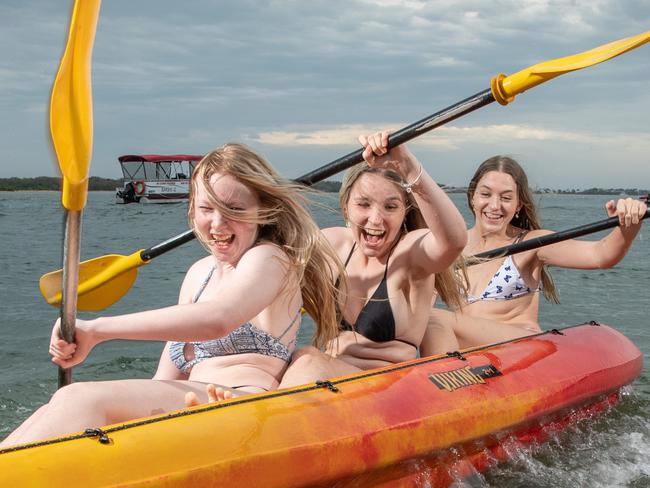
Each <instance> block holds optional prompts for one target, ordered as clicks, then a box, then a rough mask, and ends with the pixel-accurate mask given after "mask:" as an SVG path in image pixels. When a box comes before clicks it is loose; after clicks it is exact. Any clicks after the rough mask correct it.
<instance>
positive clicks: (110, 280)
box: [40, 31, 650, 310]
mask: <svg viewBox="0 0 650 488" xmlns="http://www.w3.org/2000/svg"><path fill="white" fill-rule="evenodd" d="M649 40H650V31H648V32H645V33H643V34H639V35H637V36H634V37H629V38H626V39H622V40H620V41H616V42H612V43H610V44H606V45H604V46H600V47H598V48H595V49H592V50H591V51H587V52H584V53H581V54H576V55H573V56H568V57H566V58H561V59H556V60H551V61H546V62H543V63H540V64H536V65H535V66H532V67H530V68H526V69H524V70H522V71H519V72H518V73H515V74H514V75H511V76H505V75H503V74H500V75H497V76H495V77H494V78H493V79H492V81H491V83H490V85H491V88H490V89H488V90H484V91H482V92H480V93H477V94H475V95H473V96H471V97H469V98H466V99H465V100H462V101H460V102H458V103H456V104H454V105H451V106H449V107H447V108H446V109H444V110H441V111H439V112H436V113H435V114H433V115H430V116H429V117H426V118H424V119H421V120H419V121H418V122H415V123H414V124H411V125H409V126H408V127H405V128H403V129H401V130H399V131H397V132H395V133H394V134H391V136H390V140H389V147H395V146H397V145H399V144H403V143H404V142H407V141H409V140H411V139H413V138H415V137H417V136H419V135H421V134H424V133H425V132H428V131H430V130H433V129H435V128H436V127H439V126H441V125H443V124H445V123H447V122H450V121H452V120H455V119H457V118H459V117H461V116H463V115H465V114H467V113H470V112H472V111H474V110H477V109H478V108H481V107H483V106H485V105H488V104H490V103H492V102H494V101H495V100H496V101H497V102H499V103H500V104H502V105H506V104H508V103H509V102H512V101H513V100H514V98H515V96H516V95H518V94H520V93H523V92H524V91H526V90H527V89H529V88H532V87H535V86H537V85H539V84H541V83H543V82H545V81H548V80H550V79H552V78H555V77H557V76H560V75H561V74H564V73H568V72H570V71H575V70H578V69H582V68H586V67H589V66H592V65H594V64H598V63H602V62H603V61H606V60H608V59H611V58H613V57H615V56H618V55H620V54H623V53H624V52H627V51H630V50H632V49H634V48H636V47H638V46H640V45H642V44H645V43H646V42H648V41H649ZM362 152H363V151H362V149H358V150H357V151H354V152H352V153H350V154H348V155H347V156H343V157H342V158H339V159H337V160H335V161H333V162H331V163H329V164H327V165H325V166H323V167H321V168H319V169H317V170H315V171H313V172H311V173H307V174H306V175H304V176H301V177H300V178H298V179H297V180H296V181H297V182H299V183H302V184H305V185H311V184H313V183H316V182H318V181H321V180H324V179H326V178H328V177H330V176H332V175H334V174H336V173H338V172H340V171H343V170H345V169H347V168H349V167H351V166H353V165H355V164H357V163H359V162H361V161H362V160H363V158H362ZM193 238H194V234H193V232H192V231H191V230H188V231H185V232H183V233H182V234H179V235H177V236H175V237H172V238H170V239H168V240H167V241H165V242H164V243H163V244H164V245H165V247H164V250H162V251H161V252H160V253H158V254H156V256H158V255H160V254H162V253H163V252H166V251H169V250H171V249H174V248H176V247H178V246H180V245H182V244H184V243H186V242H188V241H190V240H192V239H193ZM163 244H161V245H160V246H162V245H163ZM156 247H158V246H156ZM151 249H154V248H151ZM147 251H149V250H142V251H137V252H136V253H134V254H132V255H130V256H120V255H108V256H104V257H99V258H95V259H92V260H89V261H84V262H83V263H81V268H82V270H81V272H80V277H81V276H82V275H83V276H84V277H86V279H85V280H84V279H81V278H80V280H81V283H80V286H79V307H80V310H101V309H102V308H105V307H106V306H109V305H111V304H112V303H115V301H117V300H119V298H121V297H122V296H123V295H124V294H125V293H126V292H127V291H128V290H129V288H130V287H131V285H132V284H133V282H134V281H135V278H136V276H137V271H135V268H136V267H138V266H141V265H142V264H146V263H147V262H148V261H149V260H150V259H151V258H152V257H154V256H150V257H147V256H146V254H147ZM143 253H144V254H143ZM57 273H60V271H54V272H51V273H48V274H46V275H43V277H41V281H40V288H41V293H42V294H43V296H44V297H45V299H46V300H47V302H48V303H50V304H51V305H55V306H56V305H57V304H58V303H59V301H60V299H61V298H60V296H61V295H60V290H59V289H57V285H56V283H58V279H55V277H56V275H57ZM124 274H126V276H124V277H120V276H122V275H124ZM111 286H112V287H114V288H113V289H110V288H111ZM95 290H97V291H95ZM100 290H101V291H100ZM104 296H105V298H104ZM82 306H83V307H84V308H81V307H82Z"/></svg>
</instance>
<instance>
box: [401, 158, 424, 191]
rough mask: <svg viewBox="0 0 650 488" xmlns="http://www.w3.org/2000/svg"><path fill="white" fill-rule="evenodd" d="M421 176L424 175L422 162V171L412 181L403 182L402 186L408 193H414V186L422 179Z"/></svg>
mask: <svg viewBox="0 0 650 488" xmlns="http://www.w3.org/2000/svg"><path fill="white" fill-rule="evenodd" d="M420 176H422V163H420V172H419V173H418V175H417V176H416V177H415V179H414V180H413V181H412V182H411V183H402V188H404V190H405V191H406V193H413V187H414V186H415V185H417V184H418V181H420Z"/></svg>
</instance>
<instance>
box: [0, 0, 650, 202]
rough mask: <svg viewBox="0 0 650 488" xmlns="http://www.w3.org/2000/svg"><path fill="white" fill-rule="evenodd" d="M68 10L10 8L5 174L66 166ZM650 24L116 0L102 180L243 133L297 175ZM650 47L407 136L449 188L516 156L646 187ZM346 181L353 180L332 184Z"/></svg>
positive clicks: (537, 167) (604, 8) (638, 19)
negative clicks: (61, 93)
mask: <svg viewBox="0 0 650 488" xmlns="http://www.w3.org/2000/svg"><path fill="white" fill-rule="evenodd" d="M71 6H72V2H71V1H68V0H2V2H1V3H0V53H1V55H0V146H1V147H2V151H3V153H4V154H3V158H2V159H3V163H2V164H1V165H0V178H6V177H12V176H17V177H35V176H55V175H57V174H58V165H57V162H56V158H55V157H54V155H53V152H52V149H51V142H50V137H49V128H48V106H49V96H50V90H51V85H52V82H53V80H54V76H55V74H56V70H57V68H58V64H59V61H60V57H61V54H62V52H63V49H64V47H65V41H66V38H67V31H68V24H69V17H70V13H71ZM649 29H650V0H629V1H625V2H621V1H619V0H584V1H583V0H573V1H568V0H567V1H564V0H512V1H508V0H501V1H498V0H495V1H479V0H476V1H474V0H466V1H460V0H458V1H453V0H436V1H420V0H372V1H371V0H322V1H321V0H314V1H309V0H286V1H283V0H276V1H252V0H233V1H208V0H190V1H186V2H179V1H177V0H174V1H171V0H104V2H103V5H102V7H101V11H100V16H99V22H98V27H97V34H96V38H95V47H94V51H93V61H92V62H93V64H92V90H93V124H94V137H93V158H92V162H91V167H90V175H91V176H102V177H107V178H119V177H121V171H120V168H119V165H118V163H117V157H118V156H120V155H122V154H139V153H140V154H151V153H159V154H165V153H171V154H178V153H190V154H204V153H206V152H208V151H210V150H211V149H213V148H215V147H218V146H220V145H222V144H224V143H226V142H243V143H245V144H247V145H249V146H251V147H253V148H254V149H255V150H257V151H259V152H260V153H261V154H263V155H264V156H265V157H266V158H267V159H268V160H269V161H270V162H271V163H272V164H273V165H274V166H275V167H276V168H277V169H278V170H279V171H280V172H281V173H282V174H283V175H285V176H287V177H297V176H300V175H302V174H304V173H307V172H310V171H312V170H314V169H316V168H318V167H319V166H321V165H324V164H326V163H328V162H330V161H332V160H335V159H337V158H339V157H341V156H343V155H346V154H348V153H350V152H352V151H354V150H356V149H357V148H358V143H357V141H356V138H357V135H359V134H362V133H370V132H374V131H376V130H379V129H384V128H388V129H392V130H397V129H400V128H402V127H404V126H407V125H409V124H411V123H413V122H415V121H417V120H420V119H422V118H424V117H426V116H428V115H431V114H433V113H436V112H438V111H440V110H442V109H444V108H446V107H448V106H451V105H453V104H455V103H456V102H459V101H460V100H463V99H465V98H467V97H470V96H472V95H474V94H476V93H479V92H481V91H483V90H485V89H487V88H489V86H490V79H491V78H492V77H493V76H495V75H497V74H499V73H504V74H506V75H509V74H513V73H515V72H517V71H520V70H522V69H524V68H527V67H529V66H532V65H534V64H536V63H540V62H543V61H547V60H551V59H555V58H560V57H564V56H568V55H571V54H577V53H580V52H583V51H587V50H589V49H592V48H595V47H598V46H601V45H603V44H607V43H609V42H612V41H615V40H618V39H622V38H625V37H629V36H633V35H636V34H640V33H643V32H646V31H648V30H649ZM649 85H650V43H649V44H646V45H644V46H641V47H639V48H637V49H635V50H633V51H630V52H628V53H626V54H624V55H622V56H619V57H617V58H614V59H611V60H609V61H607V62H605V63H602V64H600V65H596V66H593V67H589V68H587V69H584V70H581V71H578V72H573V73H569V74H565V75H563V76H560V77H558V78H555V79H554V80H551V81H548V82H546V83H544V84H542V85H539V86H537V87H535V88H532V89H530V90H529V91H527V92H525V93H523V94H521V95H519V96H518V97H517V98H516V100H515V101H514V102H513V103H511V104H510V105H507V106H501V105H499V104H497V103H492V104H490V105H488V106H486V107H483V108H481V109H479V110H476V111H474V112H472V113H470V114H468V115H465V116H463V117H462V118H460V119H457V120H455V121H453V122H451V123H448V124H447V125H445V126H443V127H440V128H437V129H435V130H433V131H431V132H429V133H428V134H425V135H422V136H420V137H419V138H417V139H415V140H414V141H411V142H410V143H409V145H410V146H411V148H412V150H413V152H414V153H415V154H416V155H417V156H418V158H419V159H420V161H421V162H422V163H423V164H424V167H425V168H426V169H427V171H429V173H430V174H431V175H432V176H433V177H434V179H436V180H437V181H438V182H441V183H445V184H448V185H454V186H464V185H466V184H467V182H468V181H469V179H470V178H471V176H472V174H473V172H474V170H475V169H476V167H477V166H478V164H479V163H481V162H482V161H483V160H485V159H487V158H489V157H491V156H494V155H496V154H507V155H510V156H513V157H515V158H516V159H517V160H518V161H520V163H521V164H522V165H523V166H524V168H525V169H526V171H527V173H528V175H529V180H530V183H531V185H532V186H536V187H540V188H545V187H550V188H559V189H570V188H590V187H622V188H646V189H647V188H650V115H649V114H650V90H649V89H648V88H649ZM333 179H340V176H335V177H334V178H333Z"/></svg>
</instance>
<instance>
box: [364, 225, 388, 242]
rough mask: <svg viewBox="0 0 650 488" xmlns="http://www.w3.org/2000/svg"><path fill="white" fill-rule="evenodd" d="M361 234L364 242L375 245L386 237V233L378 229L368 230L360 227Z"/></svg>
mask: <svg viewBox="0 0 650 488" xmlns="http://www.w3.org/2000/svg"><path fill="white" fill-rule="evenodd" d="M361 234H362V235H363V237H364V239H365V240H366V242H368V243H370V244H377V243H378V242H379V241H381V240H382V239H383V238H384V236H385V235H386V231H385V230H379V229H370V228H368V227H362V228H361Z"/></svg>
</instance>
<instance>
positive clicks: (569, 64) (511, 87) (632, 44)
mask: <svg viewBox="0 0 650 488" xmlns="http://www.w3.org/2000/svg"><path fill="white" fill-rule="evenodd" d="M648 41H650V31H647V32H644V33H642V34H639V35H637V36H632V37H627V38H625V39H621V40H619V41H614V42H610V43H609V44H605V45H604V46H600V47H597V48H594V49H591V50H589V51H586V52H583V53H579V54H574V55H573V56H567V57H565V58H560V59H553V60H551V61H545V62H543V63H539V64H536V65H535V66H531V67H530V68H526V69H524V70H521V71H519V72H518V73H515V74H514V75H510V76H506V75H504V74H500V75H497V76H495V77H494V78H492V81H491V84H490V86H491V90H492V96H494V99H495V100H496V101H497V102H499V103H500V104H501V105H507V104H508V103H510V102H512V101H513V100H514V99H515V96H516V95H519V94H520V93H523V92H525V91H526V90H528V89H529V88H532V87H534V86H537V85H539V84H541V83H544V82H546V81H548V80H551V79H553V78H555V77H556V76H560V75H563V74H564V73H569V72H571V71H576V70H579V69H583V68H587V67H589V66H593V65H595V64H598V63H602V62H603V61H607V60H608V59H611V58H614V57H616V56H619V55H620V54H623V53H626V52H627V51H631V50H632V49H635V48H637V47H639V46H642V45H643V44H645V43H647V42H648Z"/></svg>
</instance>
